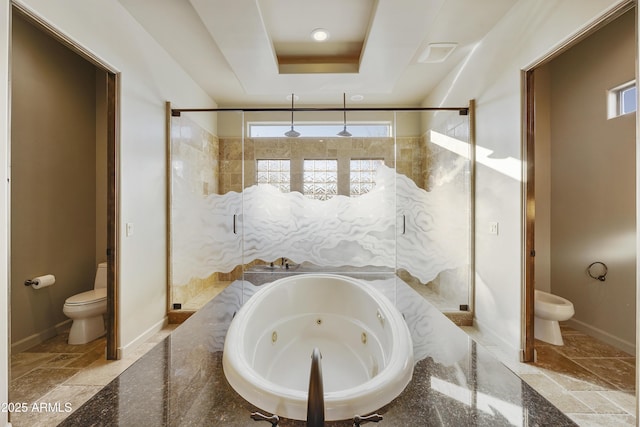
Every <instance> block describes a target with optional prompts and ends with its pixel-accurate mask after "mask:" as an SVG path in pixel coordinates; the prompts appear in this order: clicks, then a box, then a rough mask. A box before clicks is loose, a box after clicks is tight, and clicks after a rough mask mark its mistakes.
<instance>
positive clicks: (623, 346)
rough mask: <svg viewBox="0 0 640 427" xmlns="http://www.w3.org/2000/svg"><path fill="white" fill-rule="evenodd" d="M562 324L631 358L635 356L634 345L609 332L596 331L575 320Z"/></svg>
mask: <svg viewBox="0 0 640 427" xmlns="http://www.w3.org/2000/svg"><path fill="white" fill-rule="evenodd" d="M562 323H563V324H565V325H567V326H570V327H572V328H574V329H577V330H578V331H580V332H584V333H585V334H587V335H590V336H592V337H594V338H597V339H599V340H600V341H604V342H606V343H607V344H610V345H612V346H614V347H615V348H617V349H619V350H622V351H624V352H625V353H629V355H631V356H635V354H636V346H635V344H634V343H632V342H629V341H625V340H623V339H622V338H619V337H617V336H615V335H613V334H610V333H609V332H606V331H603V330H602V329H598V328H596V327H594V326H591V325H589V324H587V323H584V322H581V321H579V320H576V319H569V320H567V321H566V322H562Z"/></svg>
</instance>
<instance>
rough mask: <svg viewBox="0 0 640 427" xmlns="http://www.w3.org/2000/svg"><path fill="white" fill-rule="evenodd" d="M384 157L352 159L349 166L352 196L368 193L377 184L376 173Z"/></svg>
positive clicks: (382, 163)
mask: <svg viewBox="0 0 640 427" xmlns="http://www.w3.org/2000/svg"><path fill="white" fill-rule="evenodd" d="M381 165H384V159H351V162H350V167H349V181H350V182H349V194H350V196H351V197H357V196H361V195H363V194H365V193H368V192H369V191H371V190H372V189H373V187H374V186H375V185H376V183H375V174H376V170H378V167H379V166H381Z"/></svg>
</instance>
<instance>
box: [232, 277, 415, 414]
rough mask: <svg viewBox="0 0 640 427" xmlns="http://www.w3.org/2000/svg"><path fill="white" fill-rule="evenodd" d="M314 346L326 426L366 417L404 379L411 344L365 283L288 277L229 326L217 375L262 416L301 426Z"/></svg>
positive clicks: (262, 292) (400, 321)
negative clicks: (221, 373) (318, 357)
mask: <svg viewBox="0 0 640 427" xmlns="http://www.w3.org/2000/svg"><path fill="white" fill-rule="evenodd" d="M314 347H318V348H319V349H320V353H321V354H322V361H321V365H322V375H323V383H324V404H325V419H326V420H327V421H334V420H343V419H352V418H353V417H354V416H356V415H367V414H369V413H371V412H373V411H375V410H377V409H379V408H381V407H382V406H384V405H386V404H387V403H389V402H391V401H392V400H393V399H395V398H396V397H397V396H398V395H399V394H400V393H401V392H402V390H404V388H405V387H406V386H407V384H408V383H409V381H410V380H411V375H412V373H413V345H412V341H411V335H410V333H409V329H408V328H407V325H406V323H405V321H404V318H403V317H402V314H401V313H400V312H399V311H398V310H397V309H396V307H395V306H394V305H393V304H392V303H391V301H389V299H387V298H386V297H385V296H384V295H382V294H381V293H380V292H379V291H377V290H376V289H374V288H373V287H372V286H370V285H368V284H366V283H365V282H362V281H360V280H357V279H353V278H350V277H345V276H339V275H331V274H306V275H299V276H289V277H285V278H283V279H279V280H276V281H274V282H273V283H270V284H268V285H264V286H263V287H262V288H261V289H259V290H258V291H257V292H256V293H255V294H254V295H253V297H251V298H250V299H249V300H248V301H247V302H246V303H245V304H244V306H242V307H241V309H240V310H239V311H238V313H237V314H236V316H235V317H234V319H233V321H232V322H231V325H230V327H229V330H228V332H227V336H226V339H225V344H224V352H223V356H222V363H223V369H224V374H225V376H226V378H227V380H228V381H229V383H230V384H231V386H232V387H233V388H234V389H235V390H236V391H237V392H238V394H240V395H241V396H242V397H243V398H245V399H246V400H247V401H249V402H250V403H252V404H253V405H255V406H257V407H258V408H260V409H261V410H263V411H266V412H269V413H270V414H277V415H279V416H282V417H286V418H292V419H296V420H306V418H307V394H308V389H309V374H310V369H311V353H312V351H313V348H314Z"/></svg>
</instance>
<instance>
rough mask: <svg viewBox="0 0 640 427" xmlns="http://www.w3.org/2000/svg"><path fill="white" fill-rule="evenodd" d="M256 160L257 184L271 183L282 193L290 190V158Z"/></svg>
mask: <svg viewBox="0 0 640 427" xmlns="http://www.w3.org/2000/svg"><path fill="white" fill-rule="evenodd" d="M256 162H257V165H256V182H257V184H258V185H273V186H274V187H276V188H277V189H278V190H280V191H282V192H283V193H288V192H290V191H291V160H289V159H258V160H257V161H256Z"/></svg>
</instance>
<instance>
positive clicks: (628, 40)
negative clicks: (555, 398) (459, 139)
mask: <svg viewBox="0 0 640 427" xmlns="http://www.w3.org/2000/svg"><path fill="white" fill-rule="evenodd" d="M636 13H637V11H636V8H635V6H634V4H633V2H626V3H625V4H623V5H621V6H620V7H619V8H618V9H617V10H615V11H613V12H612V13H611V14H609V15H608V16H606V17H603V18H602V20H601V22H599V23H598V24H596V25H595V26H594V27H592V28H590V29H589V30H588V31H586V32H585V33H584V34H581V35H580V36H579V37H577V38H575V39H574V40H572V41H571V42H570V43H567V45H566V46H564V47H563V48H562V49H560V50H558V51H556V52H554V53H553V54H552V55H550V56H549V57H547V58H544V59H543V60H541V61H540V62H539V63H537V64H535V65H534V66H532V67H531V68H529V69H528V70H525V71H524V72H523V81H524V90H525V104H524V111H525V114H524V120H525V127H524V132H525V135H524V147H523V152H524V158H525V161H526V171H525V177H526V179H525V182H524V188H523V193H524V198H523V203H524V206H523V212H524V225H525V227H524V228H525V239H524V251H523V254H524V258H525V259H524V262H523V264H524V266H525V269H524V279H525V280H524V289H523V306H524V310H523V331H522V332H523V333H522V337H523V343H522V348H523V354H522V359H523V361H526V362H536V363H537V364H540V363H542V364H545V363H547V361H548V360H549V357H550V356H553V357H556V359H558V358H562V361H563V363H565V367H566V366H569V365H568V364H571V366H572V367H575V370H576V371H578V370H579V371H580V372H584V376H583V377H582V378H580V379H581V381H582V382H585V381H586V382H592V383H597V384H598V386H599V387H600V386H602V387H605V386H606V387H608V386H611V387H612V388H611V389H612V390H616V391H622V392H625V393H628V394H632V395H633V394H634V393H635V392H634V389H635V375H634V374H633V373H634V370H635V366H634V357H635V354H636V350H635V348H636V343H635V336H636V330H635V325H636V314H635V312H636V307H635V301H636V299H635V295H636V258H637V256H636V235H637V229H636V188H635V181H636V168H637V165H636V152H635V150H636V114H635V113H631V114H626V115H625V114H623V115H620V116H617V117H611V115H610V114H608V110H609V106H608V99H610V96H608V94H609V92H610V91H611V90H612V89H615V88H618V87H621V85H623V84H625V83H628V82H629V81H630V80H631V79H635V76H636V65H635V58H636V49H637V47H636ZM601 266H604V269H603V270H602V271H601V270H600V268H601ZM614 271H615V273H613V272H614ZM607 274H608V275H607ZM536 290H539V291H543V292H547V293H551V294H553V295H557V296H560V297H562V298H564V299H566V300H568V301H570V302H571V303H572V305H573V306H574V309H575V314H574V315H573V316H571V317H570V318H569V319H568V320H566V321H564V322H560V325H561V331H562V337H563V338H564V345H563V346H561V345H558V343H554V344H551V343H549V342H546V341H542V340H536V336H538V337H539V334H538V335H536V331H535V326H534V324H535V317H536V313H535V300H536V298H535V292H536ZM561 320H563V319H561ZM590 352H591V353H590ZM605 365H606V366H605ZM552 369H553V368H552ZM612 370H613V371H616V372H618V373H620V372H624V375H623V374H620V375H611V374H607V372H609V373H611V372H612ZM559 371H561V369H560V368H559ZM600 374H602V375H600ZM618 377H619V378H618ZM598 389H600V388H598Z"/></svg>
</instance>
